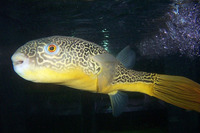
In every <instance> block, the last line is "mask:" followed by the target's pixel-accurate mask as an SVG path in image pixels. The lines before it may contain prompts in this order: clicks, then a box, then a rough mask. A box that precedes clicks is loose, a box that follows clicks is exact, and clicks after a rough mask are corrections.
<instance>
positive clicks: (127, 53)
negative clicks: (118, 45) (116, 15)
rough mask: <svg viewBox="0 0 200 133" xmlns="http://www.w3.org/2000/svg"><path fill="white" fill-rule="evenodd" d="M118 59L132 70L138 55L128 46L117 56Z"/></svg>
mask: <svg viewBox="0 0 200 133" xmlns="http://www.w3.org/2000/svg"><path fill="white" fill-rule="evenodd" d="M116 58H117V60H119V61H120V62H121V63H122V64H123V65H124V66H125V67H126V68H132V67H133V66H134V65H135V61H136V54H135V52H134V51H133V50H132V49H131V48H130V46H129V45H128V46H126V47H125V48H124V49H122V50H121V51H120V52H119V53H118V54H117V56H116Z"/></svg>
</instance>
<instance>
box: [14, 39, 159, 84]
mask: <svg viewBox="0 0 200 133" xmlns="http://www.w3.org/2000/svg"><path fill="white" fill-rule="evenodd" d="M50 43H54V44H57V45H58V46H59V52H58V53H57V54H55V55H51V54H48V53H46V52H45V50H44V48H45V46H46V45H48V44H50ZM18 50H19V52H22V53H24V54H25V55H26V56H28V57H29V59H30V60H31V61H32V62H34V64H35V65H36V66H39V67H40V66H42V67H47V68H51V69H54V70H56V71H61V72H62V71H65V70H70V69H73V68H76V67H79V68H81V69H82V70H83V71H84V72H85V73H86V74H88V75H90V74H99V72H100V71H101V66H100V64H98V63H97V62H95V61H94V60H92V59H91V57H92V56H94V55H99V54H103V53H107V51H106V50H104V49H103V48H102V47H100V46H98V45H96V44H94V43H92V42H88V41H86V40H83V39H79V38H73V37H64V36H52V37H47V38H42V39H38V40H33V41H30V42H27V43H26V44H25V45H24V46H22V47H20V48H19V49H18ZM113 67H116V68H114V69H113V70H114V71H115V75H114V76H113V77H114V79H113V80H112V84H116V83H126V82H130V83H131V82H139V81H141V82H148V83H149V82H154V77H156V76H155V74H152V73H146V72H137V71H134V70H128V69H126V68H125V67H124V66H123V65H122V64H120V63H118V64H117V65H116V66H113Z"/></svg>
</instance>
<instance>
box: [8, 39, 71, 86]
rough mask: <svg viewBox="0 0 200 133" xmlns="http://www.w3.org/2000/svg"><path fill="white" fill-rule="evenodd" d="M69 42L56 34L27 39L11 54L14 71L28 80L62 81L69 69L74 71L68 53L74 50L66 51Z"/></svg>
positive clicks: (43, 81) (42, 81)
mask: <svg viewBox="0 0 200 133" xmlns="http://www.w3.org/2000/svg"><path fill="white" fill-rule="evenodd" d="M70 44H71V43H70V41H69V40H68V39H66V38H62V37H56V36H54V37H47V38H42V39H38V40H33V41H29V42H27V43H26V44H25V45H23V46H21V47H19V48H18V49H17V51H16V52H15V53H14V54H13V55H12V57H11V59H12V62H13V68H14V71H15V72H16V73H17V74H18V75H19V76H21V77H22V78H24V79H26V80H29V81H33V82H41V83H62V82H64V81H65V80H66V78H65V77H66V75H67V74H69V71H70V72H71V73H72V71H75V65H74V64H73V63H71V59H72V58H73V57H72V56H71V55H70V53H71V54H74V53H73V52H74V51H73V50H72V51H66V49H68V50H69V48H68V47H69V46H70Z"/></svg>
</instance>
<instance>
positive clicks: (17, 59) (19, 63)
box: [11, 52, 30, 77]
mask: <svg viewBox="0 0 200 133" xmlns="http://www.w3.org/2000/svg"><path fill="white" fill-rule="evenodd" d="M11 60H12V63H13V69H14V71H15V72H16V73H17V74H18V75H19V76H21V77H24V74H25V71H26V70H29V69H30V62H29V58H28V57H27V56H26V55H25V54H23V53H18V52H16V53H14V54H13V56H12V57H11Z"/></svg>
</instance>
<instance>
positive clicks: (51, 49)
mask: <svg viewBox="0 0 200 133" xmlns="http://www.w3.org/2000/svg"><path fill="white" fill-rule="evenodd" d="M44 51H45V52H46V53H47V54H49V55H55V54H57V53H58V52H59V46H58V45H56V44H55V43H50V44H48V45H46V46H44Z"/></svg>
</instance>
